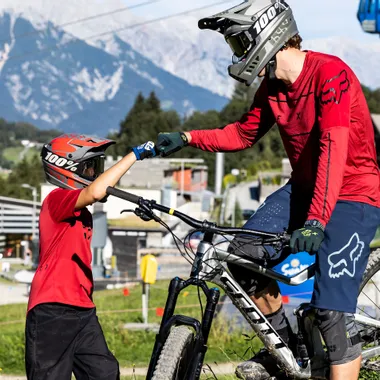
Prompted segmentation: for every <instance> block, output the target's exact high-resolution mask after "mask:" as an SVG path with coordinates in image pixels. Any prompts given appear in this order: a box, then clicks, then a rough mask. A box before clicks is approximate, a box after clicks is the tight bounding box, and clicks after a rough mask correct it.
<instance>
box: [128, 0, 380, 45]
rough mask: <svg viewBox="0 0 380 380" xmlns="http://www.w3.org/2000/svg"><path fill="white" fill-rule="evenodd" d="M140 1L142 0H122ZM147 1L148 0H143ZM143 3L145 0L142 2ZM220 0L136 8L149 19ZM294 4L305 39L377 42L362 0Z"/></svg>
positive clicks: (171, 0) (168, 1)
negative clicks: (362, 16)
mask: <svg viewBox="0 0 380 380" xmlns="http://www.w3.org/2000/svg"><path fill="white" fill-rule="evenodd" d="M123 1H124V2H125V3H126V4H137V3H139V2H140V1H139V0H133V2H132V0H123ZM144 1H145V0H144ZM141 2H143V1H141ZM217 2H218V0H161V1H159V2H157V3H155V4H150V5H147V6H143V7H140V8H137V9H135V10H133V12H134V13H136V14H137V15H139V16H141V17H144V18H147V19H150V18H156V17H161V16H165V15H169V14H173V13H177V12H182V11H186V10H189V9H193V8H197V7H202V6H207V5H210V4H214V3H217ZM239 3H241V1H239V0H235V1H231V2H228V3H225V4H221V5H218V6H215V7H212V8H210V9H206V10H203V11H201V13H202V15H203V14H204V16H209V15H212V14H214V13H216V12H219V11H222V10H225V9H228V8H230V7H232V6H234V5H237V4H239ZM288 4H289V5H290V6H291V7H292V9H293V12H294V15H295V18H296V21H297V24H298V28H299V31H300V34H301V35H302V37H303V38H304V39H306V40H310V39H316V38H326V37H333V36H343V37H349V38H353V39H356V40H359V41H363V42H375V41H377V40H378V39H379V36H377V35H370V34H368V33H364V32H363V31H362V29H361V27H360V25H359V22H358V20H357V18H356V13H357V9H358V6H359V0H288Z"/></svg>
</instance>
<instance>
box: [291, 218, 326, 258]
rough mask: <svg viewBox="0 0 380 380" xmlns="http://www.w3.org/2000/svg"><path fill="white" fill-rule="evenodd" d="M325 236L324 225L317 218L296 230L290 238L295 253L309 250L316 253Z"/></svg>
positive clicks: (312, 253)
mask: <svg viewBox="0 0 380 380" xmlns="http://www.w3.org/2000/svg"><path fill="white" fill-rule="evenodd" d="M324 237H325V233H324V227H323V225H322V224H321V223H319V222H318V221H316V220H310V221H307V222H306V223H305V226H304V228H300V229H298V230H295V231H294V232H293V233H292V237H291V239H290V248H291V250H292V252H293V253H297V252H303V251H306V252H309V253H310V254H311V255H315V254H316V253H317V252H318V249H319V247H320V246H321V243H322V241H323V239H324Z"/></svg>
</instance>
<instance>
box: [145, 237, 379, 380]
mask: <svg viewBox="0 0 380 380" xmlns="http://www.w3.org/2000/svg"><path fill="white" fill-rule="evenodd" d="M211 235H213V234H211ZM211 240H212V239H210V237H209V236H207V234H206V235H205V239H204V240H203V241H201V242H200V243H199V245H198V249H197V252H196V256H195V259H194V262H193V266H192V270H191V274H190V278H189V279H188V280H186V281H184V280H181V279H179V278H178V277H176V278H174V279H173V280H172V282H171V284H170V286H169V295H168V300H167V303H166V306H165V312H164V316H163V318H162V322H161V327H160V332H159V333H158V334H157V337H156V343H155V346H154V349H153V355H152V359H151V362H150V365H149V371H148V376H147V380H149V379H151V377H152V376H153V370H154V368H155V365H156V363H157V359H158V357H159V354H160V351H161V349H162V346H163V344H164V343H165V340H166V338H167V336H168V334H169V332H170V329H171V327H173V326H176V325H188V326H190V327H193V328H194V330H195V332H196V334H195V335H196V342H195V345H194V350H193V352H194V354H193V357H192V359H191V360H190V363H192V365H191V366H190V367H189V369H188V371H187V374H186V377H185V378H184V380H198V379H199V377H200V375H201V369H202V365H203V359H204V356H205V353H206V351H207V346H206V344H207V338H208V334H209V331H210V328H211V323H212V319H213V317H214V313H215V308H216V304H217V302H218V299H219V292H217V289H215V288H212V289H209V288H208V286H207V284H206V281H209V282H212V283H214V284H215V285H218V286H219V287H221V288H222V289H223V290H224V292H225V293H226V294H227V296H228V297H229V298H230V299H231V301H232V303H233V304H234V305H235V306H236V308H237V309H238V310H239V311H240V313H241V315H242V316H243V317H244V318H245V319H246V320H247V322H248V323H249V325H250V326H251V327H252V329H253V331H254V332H255V333H256V334H257V336H258V337H259V339H260V340H261V341H262V342H263V344H264V346H265V347H266V348H267V350H268V351H269V353H270V354H271V355H272V356H273V358H274V359H275V360H276V361H277V363H278V365H279V367H280V368H281V369H282V370H283V371H284V372H285V373H286V374H287V376H289V377H292V378H295V379H310V378H319V379H326V378H327V376H328V370H329V367H328V363H327V361H326V360H325V351H324V350H323V346H322V341H321V338H320V334H319V331H318V329H317V328H316V327H315V326H313V324H312V323H311V324H310V323H309V326H308V329H307V331H306V333H307V334H308V335H309V337H308V339H309V341H312V342H313V345H314V347H312V348H313V351H314V353H315V356H314V358H313V360H312V361H309V362H308V363H307V366H301V365H300V364H299V363H298V362H297V360H296V358H295V357H294V355H293V352H292V351H291V350H290V349H289V348H288V347H287V345H286V344H285V342H284V341H283V340H282V339H281V337H280V336H279V335H278V333H277V332H276V330H275V329H274V328H273V327H272V325H271V324H270V323H269V322H268V320H267V319H266V318H265V316H264V315H263V314H262V313H261V311H260V310H259V309H258V307H257V306H256V305H255V303H254V302H253V301H252V300H251V299H250V297H249V296H248V295H247V293H246V292H245V291H244V290H243V289H242V288H241V286H240V285H239V284H238V283H237V282H236V280H235V279H234V278H233V277H232V276H231V275H230V273H229V272H228V271H227V270H226V268H225V265H224V264H223V263H234V264H237V265H240V266H243V267H245V268H248V269H250V270H252V272H255V273H261V274H263V275H265V276H267V277H270V278H272V279H275V280H277V281H280V282H283V283H285V284H288V285H293V286H297V285H299V284H302V283H303V282H305V281H307V280H308V279H310V278H312V277H313V276H314V272H315V264H313V265H310V266H309V267H308V268H306V269H304V270H303V271H301V272H300V273H298V274H296V275H294V276H292V277H287V276H284V275H282V274H280V273H277V272H275V271H273V270H271V269H267V268H264V267H262V266H260V265H258V264H256V263H254V262H252V261H250V260H247V259H245V258H243V257H240V256H237V255H235V254H232V253H230V252H227V251H224V250H221V249H218V248H217V247H214V245H213V244H212V243H211ZM190 285H196V286H200V287H201V288H202V290H203V292H204V294H205V295H206V297H207V304H206V308H205V313H204V315H203V318H202V323H199V321H197V320H195V319H194V318H190V317H185V316H173V313H174V309H175V305H176V302H177V299H178V295H179V293H180V292H181V291H182V290H183V289H185V288H186V287H188V286H190ZM305 305H307V304H305ZM355 319H356V320H357V321H358V322H360V323H362V324H364V325H367V326H371V327H376V328H380V321H377V320H375V319H372V318H368V317H364V316H362V315H360V314H355ZM377 355H380V347H375V348H369V349H367V350H364V351H363V352H362V357H363V360H366V359H369V358H371V357H374V356H377Z"/></svg>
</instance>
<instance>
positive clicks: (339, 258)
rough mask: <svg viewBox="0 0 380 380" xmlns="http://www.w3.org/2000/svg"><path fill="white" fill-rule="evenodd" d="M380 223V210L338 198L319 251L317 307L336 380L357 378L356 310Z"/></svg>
mask: <svg viewBox="0 0 380 380" xmlns="http://www.w3.org/2000/svg"><path fill="white" fill-rule="evenodd" d="M377 225H378V209H376V208H375V207H372V206H369V205H366V204H362V203H357V202H342V201H340V202H338V203H337V205H336V207H335V209H334V212H333V214H332V217H331V219H330V222H329V223H328V224H327V226H326V230H325V240H324V241H323V243H322V245H321V247H320V249H319V252H318V254H317V269H316V274H315V283H314V293H313V297H312V301H311V305H312V306H313V307H314V308H315V309H316V321H317V323H318V327H319V329H320V331H321V334H322V336H323V339H324V342H325V344H326V346H327V350H328V359H329V362H330V367H331V376H330V379H331V380H341V379H344V380H357V379H358V372H359V369H360V357H361V343H360V336H359V335H358V331H357V329H356V325H355V321H354V320H353V318H352V314H353V313H355V311H356V304H357V298H358V295H359V287H360V283H361V280H362V277H363V273H364V270H365V267H366V265H367V261H368V256H369V244H370V242H371V241H372V239H373V236H374V235H375V232H376V229H377Z"/></svg>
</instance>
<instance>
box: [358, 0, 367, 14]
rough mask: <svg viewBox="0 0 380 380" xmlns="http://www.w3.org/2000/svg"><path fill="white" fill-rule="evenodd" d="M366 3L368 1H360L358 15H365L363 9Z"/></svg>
mask: <svg viewBox="0 0 380 380" xmlns="http://www.w3.org/2000/svg"><path fill="white" fill-rule="evenodd" d="M366 1H368V0H360V7H359V12H360V13H365V9H366V7H365V4H366Z"/></svg>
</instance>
